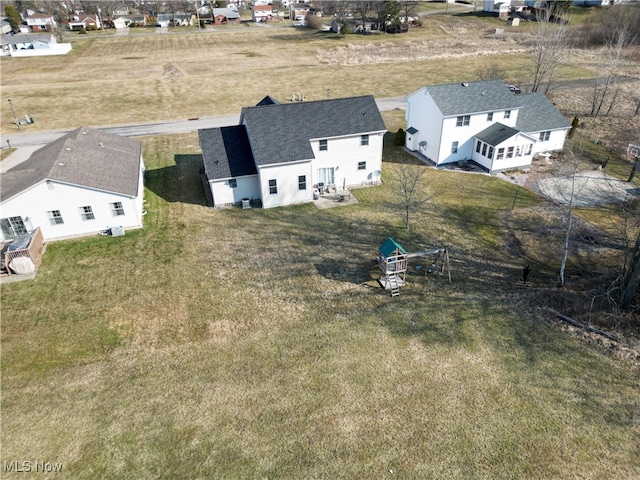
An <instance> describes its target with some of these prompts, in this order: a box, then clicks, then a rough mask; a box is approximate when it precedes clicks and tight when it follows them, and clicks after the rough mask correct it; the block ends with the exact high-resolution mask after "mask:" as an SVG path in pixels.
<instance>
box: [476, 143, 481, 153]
mask: <svg viewBox="0 0 640 480" xmlns="http://www.w3.org/2000/svg"><path fill="white" fill-rule="evenodd" d="M481 148H482V142H481V141H480V140H478V141H477V142H476V153H480V149H481Z"/></svg>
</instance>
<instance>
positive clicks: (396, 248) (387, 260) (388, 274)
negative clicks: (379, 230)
mask: <svg viewBox="0 0 640 480" xmlns="http://www.w3.org/2000/svg"><path fill="white" fill-rule="evenodd" d="M378 252H379V255H378V257H377V262H378V266H379V267H380V271H381V274H380V279H379V280H378V281H379V282H380V285H381V286H382V287H383V288H384V289H385V290H391V296H392V297H395V296H397V295H400V287H402V286H403V285H404V283H405V274H406V272H407V251H406V250H405V249H404V247H403V246H402V245H400V244H399V243H398V242H396V241H395V240H394V239H393V238H391V237H387V239H386V240H385V241H384V243H383V244H382V245H380V247H379V248H378Z"/></svg>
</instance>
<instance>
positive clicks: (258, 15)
mask: <svg viewBox="0 0 640 480" xmlns="http://www.w3.org/2000/svg"><path fill="white" fill-rule="evenodd" d="M274 15H275V14H274V12H273V5H271V4H269V5H253V6H252V7H251V20H253V21H254V22H256V23H260V22H268V21H269V20H271V18H273V16H274Z"/></svg>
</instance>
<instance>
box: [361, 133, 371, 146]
mask: <svg viewBox="0 0 640 480" xmlns="http://www.w3.org/2000/svg"><path fill="white" fill-rule="evenodd" d="M367 145H369V135H360V146H361V147H365V146H367Z"/></svg>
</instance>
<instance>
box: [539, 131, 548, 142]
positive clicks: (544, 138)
mask: <svg viewBox="0 0 640 480" xmlns="http://www.w3.org/2000/svg"><path fill="white" fill-rule="evenodd" d="M550 136H551V132H540V141H541V142H546V141H547V140H549V137H550Z"/></svg>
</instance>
